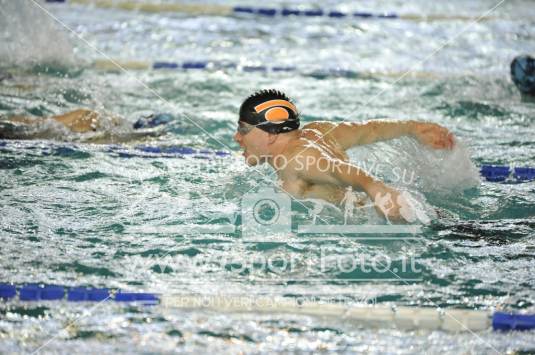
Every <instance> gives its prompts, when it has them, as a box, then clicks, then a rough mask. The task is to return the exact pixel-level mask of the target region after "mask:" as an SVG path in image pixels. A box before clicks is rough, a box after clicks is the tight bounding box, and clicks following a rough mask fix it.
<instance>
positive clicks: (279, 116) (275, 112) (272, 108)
mask: <svg viewBox="0 0 535 355" xmlns="http://www.w3.org/2000/svg"><path fill="white" fill-rule="evenodd" d="M281 106H282V107H281ZM283 107H285V108H283ZM286 108H289V109H290V110H292V111H293V113H294V114H296V115H297V108H296V107H295V106H294V105H293V104H292V103H290V102H289V101H286V100H269V101H266V102H263V103H261V104H260V105H257V106H255V108H254V109H255V111H256V113H260V112H262V111H264V110H266V109H269V110H268V111H267V112H266V115H265V117H266V120H268V121H270V122H283V121H286V120H287V119H288V118H290V113H289V112H288V110H287V109H286Z"/></svg>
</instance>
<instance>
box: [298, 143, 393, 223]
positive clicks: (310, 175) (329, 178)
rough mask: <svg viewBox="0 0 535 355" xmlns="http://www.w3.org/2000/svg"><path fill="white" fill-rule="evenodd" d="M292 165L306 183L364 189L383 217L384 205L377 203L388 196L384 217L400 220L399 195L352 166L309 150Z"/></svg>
mask: <svg viewBox="0 0 535 355" xmlns="http://www.w3.org/2000/svg"><path fill="white" fill-rule="evenodd" d="M291 165H292V166H291V168H292V169H293V170H294V171H295V173H296V174H297V176H298V177H299V178H300V179H303V180H305V181H307V182H309V183H312V184H333V185H338V186H341V187H347V186H351V187H353V188H356V189H359V190H363V191H364V192H366V194H367V195H368V196H369V198H370V199H371V200H372V201H374V204H375V205H376V209H377V211H378V212H380V213H382V214H385V209H384V206H379V205H378V202H380V201H383V202H384V201H385V200H384V198H385V197H387V198H388V199H389V200H390V201H389V203H390V207H391V208H390V209H389V211H388V212H387V213H386V214H387V215H386V217H388V218H391V219H401V216H400V212H399V209H400V208H401V207H400V206H399V205H398V204H397V198H398V196H399V192H398V191H396V190H395V189H393V188H391V187H388V186H386V185H385V184H384V183H383V182H381V181H379V180H377V179H375V178H373V177H372V176H370V175H368V174H367V173H366V172H365V171H364V170H362V169H360V168H359V167H357V166H356V165H354V164H351V163H347V162H345V161H343V160H340V159H332V158H329V157H327V156H324V155H323V153H322V152H321V151H320V150H318V149H315V148H308V149H307V150H305V151H304V152H303V153H302V154H300V155H299V156H297V157H296V158H295V160H294V161H293V162H292V163H291Z"/></svg>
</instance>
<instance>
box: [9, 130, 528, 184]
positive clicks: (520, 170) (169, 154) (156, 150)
mask: <svg viewBox="0 0 535 355" xmlns="http://www.w3.org/2000/svg"><path fill="white" fill-rule="evenodd" d="M103 147H104V151H105V152H107V153H110V154H112V155H115V156H118V157H120V158H134V157H139V158H185V157H192V158H197V159H216V158H224V157H230V156H232V155H237V153H235V152H228V151H223V150H211V149H198V148H191V147H185V146H168V147H158V146H149V145H137V146H134V147H126V146H121V145H104V146H103ZM2 148H12V149H20V148H23V149H30V150H32V151H35V150H36V149H40V150H41V154H43V155H52V156H71V155H75V154H77V153H80V152H83V151H85V150H83V149H80V148H79V147H77V146H76V145H74V144H57V143H50V142H47V143H46V144H39V143H38V142H35V141H11V140H2V139H0V150H1V149H2ZM480 174H481V176H482V177H484V178H485V180H486V181H489V182H502V183H522V182H529V181H535V168H531V167H509V166H501V165H482V166H481V167H480Z"/></svg>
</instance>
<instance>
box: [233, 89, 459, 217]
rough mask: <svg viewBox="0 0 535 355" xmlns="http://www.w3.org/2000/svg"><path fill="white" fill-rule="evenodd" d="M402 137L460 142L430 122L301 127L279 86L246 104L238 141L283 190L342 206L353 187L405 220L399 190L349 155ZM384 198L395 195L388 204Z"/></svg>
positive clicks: (442, 144)
mask: <svg viewBox="0 0 535 355" xmlns="http://www.w3.org/2000/svg"><path fill="white" fill-rule="evenodd" d="M402 136H410V137H413V138H415V139H417V140H418V141H419V142H420V143H422V144H423V145H425V146H428V147H431V148H433V149H452V148H453V146H454V144H455V143H454V137H453V134H452V133H450V132H449V131H448V130H447V129H446V128H444V127H442V126H440V125H438V124H435V123H428V122H417V121H383V120H376V121H368V122H365V123H351V122H342V123H333V122H326V121H316V122H310V123H308V124H306V125H304V126H303V127H302V128H300V120H299V113H298V111H297V108H296V107H295V105H294V104H293V103H292V102H291V101H290V99H289V98H288V97H287V96H286V95H285V94H283V93H281V92H279V91H276V90H262V91H259V92H257V93H255V94H253V95H252V96H250V97H248V98H247V99H246V100H245V101H244V102H243V104H242V105H241V107H240V113H239V120H238V130H237V132H236V133H235V135H234V139H235V141H236V142H237V143H238V144H239V145H240V146H241V147H242V149H243V150H244V152H243V156H244V158H245V160H246V162H247V164H248V165H250V166H255V165H259V164H263V163H268V164H269V165H271V166H272V167H273V168H274V169H275V170H276V172H277V175H278V177H279V179H280V181H281V183H282V185H281V187H282V189H283V190H284V191H286V192H288V193H289V194H291V195H292V196H294V197H296V198H299V199H306V198H319V199H322V200H325V201H328V202H330V203H333V204H336V205H339V206H340V205H341V203H342V201H343V199H344V196H345V191H346V189H347V188H348V187H351V188H353V189H355V190H360V191H364V192H365V193H366V195H367V196H368V197H369V198H370V200H371V201H374V204H375V209H376V210H377V211H378V212H379V213H381V214H382V215H383V216H384V217H386V218H387V219H388V220H399V221H402V220H403V218H402V215H401V213H402V212H403V211H401V212H400V209H402V208H403V207H402V204H401V203H400V202H399V201H402V200H403V199H402V198H400V193H399V192H398V191H396V190H395V189H394V188H392V187H390V186H387V185H386V184H384V183H383V182H381V181H379V180H378V179H376V178H374V177H372V176H370V175H369V174H368V173H366V172H365V171H364V170H362V169H360V168H359V167H358V166H356V165H354V164H352V163H351V162H350V161H349V158H348V156H347V153H346V150H348V149H350V148H352V147H355V146H358V145H364V144H371V143H374V142H378V141H384V140H388V139H394V138H397V137H402ZM385 196H388V197H389V199H390V205H389V206H388V208H384V207H385V206H384V197H385ZM376 201H380V203H381V205H380V206H379V205H378V202H376Z"/></svg>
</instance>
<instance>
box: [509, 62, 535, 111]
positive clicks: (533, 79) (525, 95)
mask: <svg viewBox="0 0 535 355" xmlns="http://www.w3.org/2000/svg"><path fill="white" fill-rule="evenodd" d="M511 79H512V80H513V83H515V85H516V87H517V88H518V90H519V91H520V94H521V95H522V99H523V100H525V101H534V100H535V58H533V57H530V56H529V55H521V56H518V57H516V58H515V59H513V61H512V62H511Z"/></svg>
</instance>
